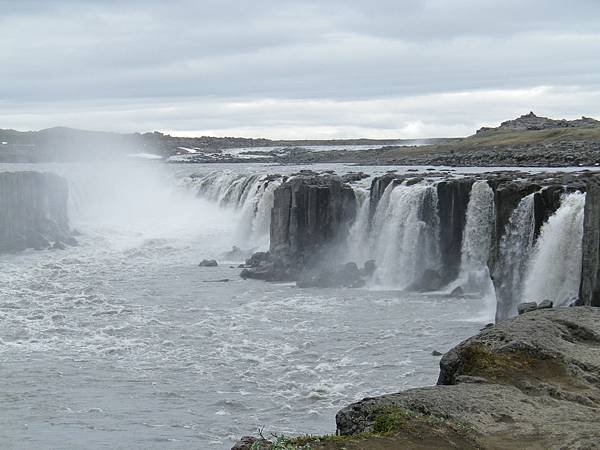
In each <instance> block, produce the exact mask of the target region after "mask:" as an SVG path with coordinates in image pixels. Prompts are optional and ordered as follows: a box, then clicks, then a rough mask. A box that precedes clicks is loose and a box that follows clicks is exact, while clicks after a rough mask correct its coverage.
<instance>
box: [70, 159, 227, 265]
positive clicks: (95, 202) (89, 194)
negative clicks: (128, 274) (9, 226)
mask: <svg viewBox="0 0 600 450" xmlns="http://www.w3.org/2000/svg"><path fill="white" fill-rule="evenodd" d="M60 171H61V173H62V174H63V176H65V177H66V178H67V179H68V181H69V188H70V193H71V194H70V208H69V209H70V217H71V219H72V220H71V223H72V226H73V227H74V228H76V229H77V230H78V231H80V232H82V233H83V234H84V235H88V236H94V237H97V238H101V239H104V240H105V241H106V242H109V243H111V244H115V245H118V246H121V247H124V248H128V247H135V246H139V245H147V244H148V243H149V242H150V241H151V240H154V242H155V243H157V242H158V241H156V240H164V241H165V242H168V243H169V245H177V244H178V243H180V242H181V243H182V242H186V244H185V245H189V243H190V242H196V241H197V242H198V245H200V244H201V245H202V246H203V247H204V248H205V250H204V251H205V252H206V253H208V254H210V255H216V254H217V253H218V252H219V251H224V250H227V249H228V248H230V247H231V242H232V235H233V231H234V223H235V218H236V214H234V213H233V212H232V211H229V210H227V209H224V208H220V207H219V206H218V205H217V204H215V203H214V202H211V201H209V200H206V199H202V198H198V197H197V196H196V194H195V192H193V191H191V190H190V189H188V187H187V186H186V185H185V183H181V182H180V181H179V180H178V179H177V177H176V175H175V174H174V173H173V172H172V171H169V170H168V168H167V167H165V166H163V165H159V164H153V163H139V162H137V163H135V164H134V163H102V164H94V165H91V164H68V165H64V166H61V167H60ZM182 245H183V244H182Z"/></svg>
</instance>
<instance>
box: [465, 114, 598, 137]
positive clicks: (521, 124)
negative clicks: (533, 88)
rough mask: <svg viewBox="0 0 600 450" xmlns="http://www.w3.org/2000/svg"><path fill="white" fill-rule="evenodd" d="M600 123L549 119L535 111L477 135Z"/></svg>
mask: <svg viewBox="0 0 600 450" xmlns="http://www.w3.org/2000/svg"><path fill="white" fill-rule="evenodd" d="M598 127H600V121H598V120H596V119H592V118H590V117H585V116H582V117H581V119H576V120H566V119H549V118H548V117H539V116H536V115H535V114H534V113H533V111H531V112H530V113H529V114H525V115H523V116H521V117H518V118H516V119H513V120H507V121H505V122H502V123H501V124H500V126H499V127H496V128H488V127H483V128H480V129H479V130H477V133H476V134H488V133H493V132H498V131H500V132H504V131H527V130H555V129H562V128H598Z"/></svg>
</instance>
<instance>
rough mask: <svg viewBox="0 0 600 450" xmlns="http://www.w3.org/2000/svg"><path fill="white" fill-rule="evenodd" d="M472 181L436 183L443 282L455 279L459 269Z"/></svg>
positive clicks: (466, 179) (457, 180)
mask: <svg viewBox="0 0 600 450" xmlns="http://www.w3.org/2000/svg"><path fill="white" fill-rule="evenodd" d="M473 183H474V180H473V179H471V178H462V179H456V180H452V181H442V182H440V183H438V185H437V195H438V214H439V218H440V251H441V258H442V267H443V273H442V279H443V281H444V282H449V281H451V280H453V279H455V278H456V277H457V275H458V271H459V269H460V259H461V246H462V238H463V231H464V228H465V222H466V213H467V206H468V205H469V198H470V195H471V187H472V185H473Z"/></svg>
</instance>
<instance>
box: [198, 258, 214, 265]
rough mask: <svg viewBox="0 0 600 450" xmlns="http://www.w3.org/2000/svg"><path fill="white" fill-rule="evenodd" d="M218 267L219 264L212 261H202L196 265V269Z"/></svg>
mask: <svg viewBox="0 0 600 450" xmlns="http://www.w3.org/2000/svg"><path fill="white" fill-rule="evenodd" d="M218 265H219V263H217V261H216V260H214V259H203V260H202V261H200V264H198V267H217V266H218Z"/></svg>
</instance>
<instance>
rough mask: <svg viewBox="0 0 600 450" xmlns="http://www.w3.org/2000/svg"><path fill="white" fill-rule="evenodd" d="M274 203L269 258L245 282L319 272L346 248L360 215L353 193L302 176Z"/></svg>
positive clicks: (324, 179) (331, 180)
mask: <svg viewBox="0 0 600 450" xmlns="http://www.w3.org/2000/svg"><path fill="white" fill-rule="evenodd" d="M274 197H275V199H274V205H273V209H272V212H271V243H270V250H269V254H268V255H267V256H265V255H262V256H261V257H260V259H261V261H260V263H258V265H256V262H252V261H251V262H250V263H249V264H247V265H248V266H249V267H248V268H247V270H245V271H244V272H243V274H242V276H244V277H247V278H260V279H271V280H273V279H277V278H278V277H280V276H281V277H283V279H285V280H289V279H296V278H297V276H298V274H299V273H300V272H301V271H302V270H304V269H312V268H316V267H317V266H318V265H319V263H320V262H321V261H322V259H323V258H324V257H325V255H326V254H327V252H328V251H329V250H330V249H331V248H334V247H335V246H336V245H338V244H341V243H343V242H344V240H345V239H346V237H347V234H348V229H349V227H350V225H351V223H352V220H353V219H354V216H355V214H356V197H355V195H354V191H353V190H352V188H351V187H350V186H349V185H347V184H346V183H343V182H342V180H341V179H340V177H338V176H335V175H331V174H326V175H317V174H314V173H312V172H307V173H301V174H297V175H296V176H293V177H292V178H290V179H289V180H287V181H286V182H285V183H283V184H282V185H281V186H279V187H278V188H277V189H276V190H275V192H274ZM251 259H252V258H251ZM269 271H271V272H272V273H271V274H269V273H268V272H269Z"/></svg>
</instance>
